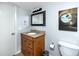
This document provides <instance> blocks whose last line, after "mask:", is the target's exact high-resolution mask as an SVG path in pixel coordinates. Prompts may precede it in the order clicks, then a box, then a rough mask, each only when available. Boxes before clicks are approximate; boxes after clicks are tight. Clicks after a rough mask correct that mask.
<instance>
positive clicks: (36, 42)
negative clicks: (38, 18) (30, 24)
mask: <svg viewBox="0 0 79 59" xmlns="http://www.w3.org/2000/svg"><path fill="white" fill-rule="evenodd" d="M44 50H45V32H44V31H38V30H32V31H30V32H27V33H26V32H24V33H21V52H22V53H23V55H25V56H41V55H42V54H43V51H44Z"/></svg>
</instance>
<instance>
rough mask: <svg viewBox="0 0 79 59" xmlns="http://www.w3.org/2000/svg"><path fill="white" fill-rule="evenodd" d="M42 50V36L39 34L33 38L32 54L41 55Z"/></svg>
mask: <svg viewBox="0 0 79 59" xmlns="http://www.w3.org/2000/svg"><path fill="white" fill-rule="evenodd" d="M43 51H44V36H40V37H38V38H36V39H35V40H34V55H36V56H41V55H42V54H43Z"/></svg>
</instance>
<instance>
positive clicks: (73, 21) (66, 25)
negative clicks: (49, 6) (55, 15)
mask: <svg viewBox="0 0 79 59" xmlns="http://www.w3.org/2000/svg"><path fill="white" fill-rule="evenodd" d="M77 13H78V12H77V8H71V9H66V10H61V11H59V30H66V31H77Z"/></svg>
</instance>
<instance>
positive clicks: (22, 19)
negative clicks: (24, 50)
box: [16, 7, 29, 51]
mask: <svg viewBox="0 0 79 59" xmlns="http://www.w3.org/2000/svg"><path fill="white" fill-rule="evenodd" d="M16 20H17V21H16V22H17V23H16V25H17V26H16V29H17V38H16V39H17V51H21V36H20V33H22V32H27V31H29V16H28V12H27V11H26V10H24V9H22V8H20V7H16Z"/></svg>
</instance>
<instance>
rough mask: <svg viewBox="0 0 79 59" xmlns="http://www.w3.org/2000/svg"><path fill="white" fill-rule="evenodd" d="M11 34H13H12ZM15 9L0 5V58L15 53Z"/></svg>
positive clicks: (3, 4)
mask: <svg viewBox="0 0 79 59" xmlns="http://www.w3.org/2000/svg"><path fill="white" fill-rule="evenodd" d="M12 33H13V34H12ZM14 33H15V9H14V7H13V6H10V5H8V4H5V3H0V56H7V55H13V54H14V53H15V35H14Z"/></svg>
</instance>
